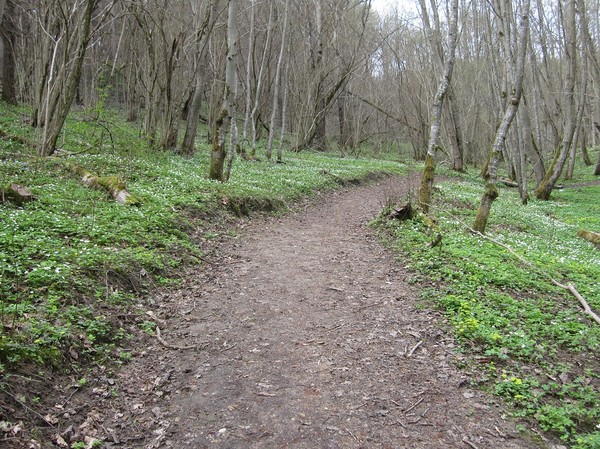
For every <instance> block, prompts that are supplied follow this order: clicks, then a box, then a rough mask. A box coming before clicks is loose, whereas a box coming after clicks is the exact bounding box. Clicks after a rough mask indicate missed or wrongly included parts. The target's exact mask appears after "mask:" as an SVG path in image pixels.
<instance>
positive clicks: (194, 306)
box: [181, 301, 196, 315]
mask: <svg viewBox="0 0 600 449" xmlns="http://www.w3.org/2000/svg"><path fill="white" fill-rule="evenodd" d="M195 309H196V301H194V305H193V306H192V308H191V309H190V310H185V311H183V312H181V314H182V315H189V314H190V313H192V312H193V311H194V310H195Z"/></svg>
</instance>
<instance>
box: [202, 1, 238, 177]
mask: <svg viewBox="0 0 600 449" xmlns="http://www.w3.org/2000/svg"><path fill="white" fill-rule="evenodd" d="M237 10H238V0H229V6H228V16H227V59H226V67H225V91H224V93H223V106H222V108H221V114H220V115H219V117H218V119H217V120H216V123H215V130H214V133H213V142H212V150H211V159H210V172H209V178H210V179H214V180H217V181H221V182H223V181H227V179H228V175H227V173H225V171H224V168H225V167H224V166H225V157H226V156H227V146H226V143H227V132H228V131H230V127H231V122H232V117H233V114H234V110H233V101H234V92H235V84H236V83H237V80H236V64H237V54H238V32H237Z"/></svg>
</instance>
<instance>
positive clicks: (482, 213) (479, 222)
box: [473, 182, 499, 234]
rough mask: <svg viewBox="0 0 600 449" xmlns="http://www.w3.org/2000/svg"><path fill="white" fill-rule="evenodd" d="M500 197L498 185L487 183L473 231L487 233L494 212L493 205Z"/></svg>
mask: <svg viewBox="0 0 600 449" xmlns="http://www.w3.org/2000/svg"><path fill="white" fill-rule="evenodd" d="M498 195H499V194H498V188H497V187H496V185H495V184H493V183H490V182H488V183H486V185H485V190H484V192H483V195H482V197H481V202H480V203H479V208H478V209H477V216H476V217H475V221H474V222H473V230H475V231H476V232H481V233H482V234H483V233H484V232H485V228H486V226H487V221H488V218H489V216H490V211H491V210H492V203H493V202H494V200H495V199H496V198H498Z"/></svg>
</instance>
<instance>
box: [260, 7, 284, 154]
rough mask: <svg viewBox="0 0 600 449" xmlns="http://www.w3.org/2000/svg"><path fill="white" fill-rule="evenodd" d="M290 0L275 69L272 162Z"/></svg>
mask: <svg viewBox="0 0 600 449" xmlns="http://www.w3.org/2000/svg"><path fill="white" fill-rule="evenodd" d="M289 5H290V0H285V6H284V12H283V30H282V32H281V46H280V47H279V56H278V58H277V68H276V69H275V80H274V82H273V83H274V85H273V102H272V103H271V120H270V123H269V137H268V140H267V148H266V156H267V159H268V160H271V157H272V153H273V138H274V136H275V122H276V119H277V105H278V104H279V91H280V89H281V68H282V66H283V60H284V53H285V47H286V42H287V28H288V14H289Z"/></svg>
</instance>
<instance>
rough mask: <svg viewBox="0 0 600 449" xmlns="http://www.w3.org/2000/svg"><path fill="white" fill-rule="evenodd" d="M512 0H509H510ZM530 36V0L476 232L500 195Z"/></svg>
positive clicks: (521, 25) (526, 3) (482, 227)
mask: <svg viewBox="0 0 600 449" xmlns="http://www.w3.org/2000/svg"><path fill="white" fill-rule="evenodd" d="M507 1H508V0H507ZM504 20H507V21H508V20H509V18H508V17H504ZM528 37H529V0H525V1H524V3H523V5H522V11H521V21H520V23H519V37H518V41H517V45H518V49H517V61H516V67H515V69H514V79H513V86H512V92H511V96H510V100H509V102H508V105H507V107H506V111H505V112H504V117H503V119H502V122H501V123H500V126H499V128H498V131H497V132H496V138H495V140H494V145H493V147H492V154H491V158H490V163H489V165H488V178H487V180H486V183H485V189H484V192H483V195H482V197H481V201H480V202H479V208H478V209H477V216H476V217H475V222H474V223H473V229H474V230H475V231H476V232H481V233H482V234H483V233H484V232H485V228H486V226H487V222H488V217H489V215H490V211H491V209H492V204H493V202H494V200H495V199H496V198H498V189H497V187H496V182H497V181H498V166H499V165H500V156H501V155H502V152H503V151H504V149H505V143H506V136H507V135H508V130H509V129H510V125H511V123H512V121H513V119H514V117H515V115H516V113H517V110H518V108H519V103H520V101H521V95H522V92H523V77H524V75H525V55H526V53H527V40H528ZM507 64H512V61H510V60H508V61H507Z"/></svg>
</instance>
